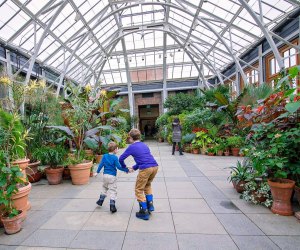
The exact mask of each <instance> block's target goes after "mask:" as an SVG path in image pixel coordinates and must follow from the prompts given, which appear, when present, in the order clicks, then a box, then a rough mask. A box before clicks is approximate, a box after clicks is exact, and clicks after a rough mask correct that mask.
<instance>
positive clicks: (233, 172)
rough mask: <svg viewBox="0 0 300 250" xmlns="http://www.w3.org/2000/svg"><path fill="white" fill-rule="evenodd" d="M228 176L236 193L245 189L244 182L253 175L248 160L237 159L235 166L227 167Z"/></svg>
mask: <svg viewBox="0 0 300 250" xmlns="http://www.w3.org/2000/svg"><path fill="white" fill-rule="evenodd" d="M229 169H230V176H229V177H228V180H229V182H232V184H233V187H234V188H235V189H236V191H237V192H238V193H242V192H243V191H245V184H246V183H247V182H248V181H250V180H251V179H252V177H253V174H252V171H251V166H250V164H249V161H248V160H244V161H242V162H240V161H237V164H236V166H231V167H229Z"/></svg>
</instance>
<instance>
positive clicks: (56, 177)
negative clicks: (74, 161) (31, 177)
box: [45, 167, 64, 185]
mask: <svg viewBox="0 0 300 250" xmlns="http://www.w3.org/2000/svg"><path fill="white" fill-rule="evenodd" d="M63 171H64V167H58V168H50V167H48V168H45V172H46V176H47V180H48V183H49V184H50V185H57V184H60V183H61V182H62V175H63Z"/></svg>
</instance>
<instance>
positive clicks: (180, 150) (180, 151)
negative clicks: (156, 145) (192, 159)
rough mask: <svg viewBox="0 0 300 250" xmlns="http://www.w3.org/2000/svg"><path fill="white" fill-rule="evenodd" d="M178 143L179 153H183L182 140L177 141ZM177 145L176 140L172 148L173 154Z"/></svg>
mask: <svg viewBox="0 0 300 250" xmlns="http://www.w3.org/2000/svg"><path fill="white" fill-rule="evenodd" d="M177 143H178V147H179V153H180V154H181V153H182V148H181V142H177ZM175 146H176V142H173V148H172V154H174V153H175Z"/></svg>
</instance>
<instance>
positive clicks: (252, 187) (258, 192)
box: [240, 180, 273, 208]
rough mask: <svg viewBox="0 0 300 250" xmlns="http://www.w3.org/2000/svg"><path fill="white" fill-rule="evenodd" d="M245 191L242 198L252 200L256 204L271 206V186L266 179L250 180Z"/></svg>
mask: <svg viewBox="0 0 300 250" xmlns="http://www.w3.org/2000/svg"><path fill="white" fill-rule="evenodd" d="M244 187H245V191H244V192H243V193H242V195H241V197H240V198H241V199H243V200H245V201H250V202H252V203H254V204H262V205H264V206H266V207H268V208H269V207H271V206H272V203H273V198H272V194H271V189H270V186H269V185H268V183H267V182H266V181H260V182H257V181H254V180H252V181H249V182H247V183H246V184H245V186H244Z"/></svg>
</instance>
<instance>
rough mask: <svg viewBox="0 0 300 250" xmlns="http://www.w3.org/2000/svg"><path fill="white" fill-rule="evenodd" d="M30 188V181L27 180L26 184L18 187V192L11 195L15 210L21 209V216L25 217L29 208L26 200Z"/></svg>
mask: <svg viewBox="0 0 300 250" xmlns="http://www.w3.org/2000/svg"><path fill="white" fill-rule="evenodd" d="M30 190H31V183H30V182H28V184H27V185H26V186H25V187H21V188H19V189H18V192H17V193H16V194H13V195H12V197H11V198H12V202H13V205H14V207H15V208H16V209H17V210H21V211H23V213H22V214H23V217H24V219H25V218H26V215H27V210H29V209H30V203H29V201H28V195H29V193H30Z"/></svg>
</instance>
